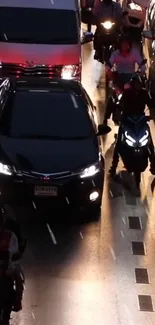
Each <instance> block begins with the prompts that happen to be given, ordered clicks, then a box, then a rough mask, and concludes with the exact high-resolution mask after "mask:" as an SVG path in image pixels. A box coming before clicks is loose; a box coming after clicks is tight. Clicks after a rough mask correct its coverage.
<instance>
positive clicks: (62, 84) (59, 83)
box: [10, 77, 83, 93]
mask: <svg viewBox="0 0 155 325" xmlns="http://www.w3.org/2000/svg"><path fill="white" fill-rule="evenodd" d="M10 83H11V85H12V87H13V90H20V89H22V90H25V91H26V90H30V89H34V88H35V89H38V90H39V89H40V90H41V89H42V90H43V89H48V90H54V89H59V90H61V91H63V90H68V91H74V92H76V93H82V92H83V87H82V86H81V84H80V82H78V81H75V80H63V79H49V78H41V77H40V78H37V77H36V78H32V77H28V78H26V77H23V78H19V79H16V80H15V79H10Z"/></svg>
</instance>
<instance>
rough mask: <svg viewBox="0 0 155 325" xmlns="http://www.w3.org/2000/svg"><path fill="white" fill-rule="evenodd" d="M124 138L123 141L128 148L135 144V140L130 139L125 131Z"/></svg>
mask: <svg viewBox="0 0 155 325" xmlns="http://www.w3.org/2000/svg"><path fill="white" fill-rule="evenodd" d="M125 137H126V139H125V141H126V143H127V144H128V146H130V147H133V146H134V144H135V143H136V140H135V139H134V138H132V137H131V136H130V135H129V134H128V132H127V131H126V132H125Z"/></svg>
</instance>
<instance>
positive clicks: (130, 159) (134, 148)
mask: <svg viewBox="0 0 155 325" xmlns="http://www.w3.org/2000/svg"><path fill="white" fill-rule="evenodd" d="M150 120H151V117H150V116H145V115H142V116H140V117H139V116H132V117H128V118H127V120H126V121H125V122H124V123H122V126H121V139H120V143H119V149H118V151H119V152H118V153H119V155H120V157H121V159H122V161H123V163H124V166H125V168H126V169H127V171H128V172H129V173H133V174H134V178H135V182H136V185H137V187H139V185H140V181H141V173H142V172H144V171H145V169H146V168H147V166H148V159H149V144H150V129H149V125H148V124H147V122H148V121H150Z"/></svg>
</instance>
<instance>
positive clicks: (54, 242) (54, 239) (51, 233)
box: [46, 223, 57, 245]
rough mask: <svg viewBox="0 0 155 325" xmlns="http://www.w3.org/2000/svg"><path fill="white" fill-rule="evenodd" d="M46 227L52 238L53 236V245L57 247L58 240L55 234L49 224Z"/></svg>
mask: <svg viewBox="0 0 155 325" xmlns="http://www.w3.org/2000/svg"><path fill="white" fill-rule="evenodd" d="M46 226H47V229H48V231H49V234H50V236H51V239H52V241H53V244H54V245H57V241H56V238H55V236H54V233H53V231H52V230H51V228H50V226H49V224H48V223H47V224H46Z"/></svg>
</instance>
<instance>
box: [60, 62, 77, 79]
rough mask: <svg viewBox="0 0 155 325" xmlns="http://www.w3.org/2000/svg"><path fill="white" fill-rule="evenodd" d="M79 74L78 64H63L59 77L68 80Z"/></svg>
mask: <svg viewBox="0 0 155 325" xmlns="http://www.w3.org/2000/svg"><path fill="white" fill-rule="evenodd" d="M78 75H79V65H65V66H64V67H63V68H62V70H61V78H62V79H67V80H70V79H72V78H74V77H76V76H78Z"/></svg>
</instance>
